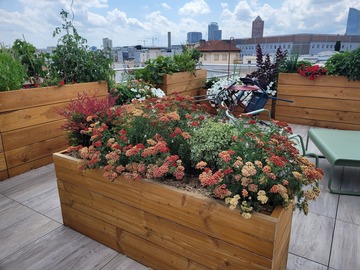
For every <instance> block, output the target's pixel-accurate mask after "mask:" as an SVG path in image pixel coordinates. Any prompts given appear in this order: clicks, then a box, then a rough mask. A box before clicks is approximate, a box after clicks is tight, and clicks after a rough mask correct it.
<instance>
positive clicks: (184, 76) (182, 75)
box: [163, 69, 207, 84]
mask: <svg viewBox="0 0 360 270" xmlns="http://www.w3.org/2000/svg"><path fill="white" fill-rule="evenodd" d="M206 74H207V70H206V69H198V70H196V71H195V76H194V75H193V74H192V73H191V72H178V73H173V74H171V75H165V76H164V78H163V82H164V84H174V83H179V82H184V81H190V80H194V79H197V78H200V79H201V78H206Z"/></svg>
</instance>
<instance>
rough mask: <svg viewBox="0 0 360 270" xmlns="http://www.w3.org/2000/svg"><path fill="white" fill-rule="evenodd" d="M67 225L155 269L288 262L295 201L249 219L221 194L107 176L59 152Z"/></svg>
mask: <svg viewBox="0 0 360 270" xmlns="http://www.w3.org/2000/svg"><path fill="white" fill-rule="evenodd" d="M53 157H54V164H55V171H56V177H57V179H58V180H57V181H58V189H59V195H60V201H61V211H62V216H63V221H64V224H65V225H66V226H69V227H70V228H72V229H74V230H76V231H78V232H80V233H82V234H85V235H87V236H89V237H91V238H92V239H95V240H97V241H99V242H101V243H103V244H105V245H107V246H109V247H111V248H113V249H114V250H117V251H119V252H121V253H123V254H125V255H126V256H128V257H130V258H132V259H134V260H136V261H138V262H140V263H142V264H144V265H146V266H149V267H151V268H153V269H172V270H175V269H179V270H180V269H181V270H184V269H286V264H287V256H288V246H289V238H290V229H291V221H292V209H291V207H289V208H287V209H284V208H282V207H278V208H276V209H275V210H274V211H273V213H272V215H271V216H268V215H264V214H259V213H255V214H253V215H252V217H251V218H250V219H248V220H246V219H244V218H243V217H242V216H241V215H240V213H239V212H238V211H237V210H234V211H231V210H229V209H228V207H227V206H225V205H224V204H223V203H222V202H221V201H218V200H214V199H211V198H206V197H203V196H201V195H196V194H194V193H189V192H185V191H182V190H179V189H176V188H173V187H170V186H166V185H163V184H161V183H157V182H152V181H148V180H140V181H133V182H129V181H128V180H126V179H125V178H124V177H118V178H117V179H115V180H114V181H113V182H110V181H108V180H105V179H104V178H103V176H102V174H103V171H101V170H88V171H86V172H81V171H79V170H78V162H79V160H78V159H75V158H72V157H69V156H67V155H65V154H62V153H55V154H54V155H53Z"/></svg>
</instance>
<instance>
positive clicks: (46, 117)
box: [0, 103, 68, 132]
mask: <svg viewBox="0 0 360 270" xmlns="http://www.w3.org/2000/svg"><path fill="white" fill-rule="evenodd" d="M67 104H68V103H60V104H57V105H45V106H40V107H34V108H29V109H24V110H18V111H12V112H8V113H2V114H0V121H1V126H0V130H1V132H7V131H11V130H15V129H20V128H26V127H30V126H34V125H39V124H43V123H48V122H52V121H56V120H60V119H63V117H62V116H60V115H59V114H58V113H57V112H56V109H60V108H65V107H66V105H67Z"/></svg>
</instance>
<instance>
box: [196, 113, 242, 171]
mask: <svg viewBox="0 0 360 270" xmlns="http://www.w3.org/2000/svg"><path fill="white" fill-rule="evenodd" d="M236 134H237V130H236V128H235V127H234V126H233V125H231V124H228V123H224V122H222V121H215V120H212V119H210V120H207V121H206V122H205V123H204V124H203V126H202V127H201V128H200V129H198V130H196V131H195V133H194V134H193V136H192V137H191V139H190V147H191V161H192V163H193V164H194V165H196V164H197V163H198V162H200V161H205V162H206V163H207V164H208V166H209V167H211V168H217V167H218V166H217V163H218V160H219V153H220V152H221V151H224V150H227V149H230V148H231V145H233V144H234V140H233V136H235V135H236Z"/></svg>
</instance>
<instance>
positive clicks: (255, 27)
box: [251, 16, 264, 38]
mask: <svg viewBox="0 0 360 270" xmlns="http://www.w3.org/2000/svg"><path fill="white" fill-rule="evenodd" d="M263 35H264V21H263V20H262V19H261V18H260V16H257V17H256V19H255V20H254V21H253V22H252V29H251V37H252V38H259V37H263Z"/></svg>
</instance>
